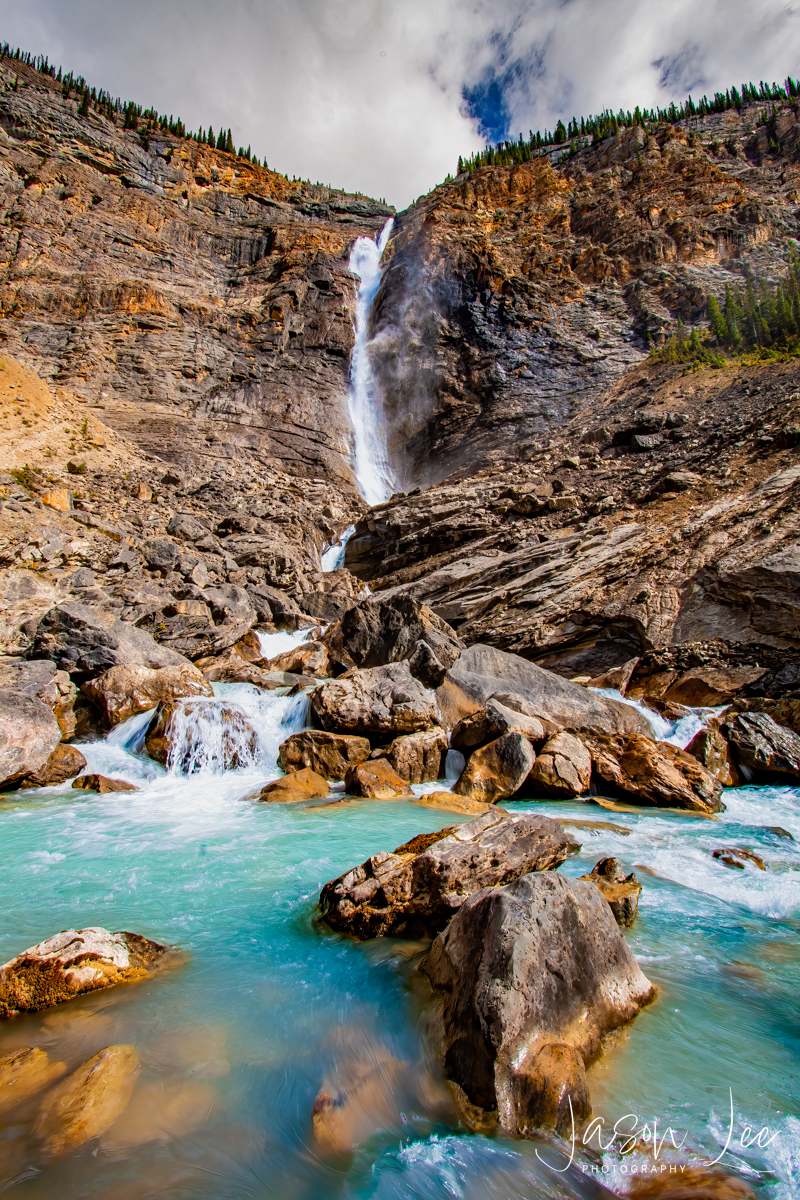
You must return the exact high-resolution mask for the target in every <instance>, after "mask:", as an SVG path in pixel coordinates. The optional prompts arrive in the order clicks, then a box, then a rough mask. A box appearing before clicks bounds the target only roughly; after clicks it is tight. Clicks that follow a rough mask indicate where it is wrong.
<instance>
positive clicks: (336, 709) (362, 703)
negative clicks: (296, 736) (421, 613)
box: [309, 663, 436, 734]
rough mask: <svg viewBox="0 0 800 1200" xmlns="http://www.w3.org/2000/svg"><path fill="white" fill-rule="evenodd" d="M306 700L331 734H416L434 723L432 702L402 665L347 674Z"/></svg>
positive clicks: (319, 689) (324, 684)
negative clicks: (308, 700)
mask: <svg viewBox="0 0 800 1200" xmlns="http://www.w3.org/2000/svg"><path fill="white" fill-rule="evenodd" d="M309 699H310V701H311V707H312V708H313V710H314V712H315V714H316V715H317V717H318V718H319V722H320V724H321V725H322V727H323V729H329V730H331V731H333V732H335V733H358V734H370V733H374V734H387V733H388V734H399V733H416V732H417V731H418V730H419V729H428V728H430V726H431V725H433V724H434V723H435V721H436V706H435V704H434V702H433V700H432V699H431V697H430V696H429V695H428V693H427V691H426V690H425V688H424V687H423V686H422V684H421V683H420V682H419V680H417V679H415V678H414V677H413V675H412V674H411V672H410V671H409V669H408V666H407V664H406V663H391V664H390V665H389V666H386V667H372V668H371V669H369V670H366V671H348V672H347V674H346V675H341V676H340V677H339V678H338V679H332V680H330V681H329V682H328V683H323V684H320V686H319V687H318V688H315V689H314V691H313V692H312V693H311V695H310V696H309Z"/></svg>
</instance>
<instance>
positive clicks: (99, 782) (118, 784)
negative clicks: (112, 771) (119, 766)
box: [72, 774, 139, 796]
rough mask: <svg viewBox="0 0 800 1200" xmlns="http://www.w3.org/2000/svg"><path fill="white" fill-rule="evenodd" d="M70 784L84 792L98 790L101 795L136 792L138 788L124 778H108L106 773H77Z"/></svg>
mask: <svg viewBox="0 0 800 1200" xmlns="http://www.w3.org/2000/svg"><path fill="white" fill-rule="evenodd" d="M72 786H73V787H74V788H80V789H82V790H83V791H85V792H98V793H99V795H101V796H107V795H108V794H109V792H138V791H139V789H138V787H136V786H135V785H134V784H132V783H126V781H125V780H124V779H109V778H108V776H107V775H96V774H93V775H79V776H78V778H77V779H73V781H72Z"/></svg>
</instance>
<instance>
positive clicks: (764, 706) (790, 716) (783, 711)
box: [726, 696, 800, 733]
mask: <svg viewBox="0 0 800 1200" xmlns="http://www.w3.org/2000/svg"><path fill="white" fill-rule="evenodd" d="M731 709H732V711H733V712H765V713H767V715H768V716H770V717H772V719H773V721H774V722H775V724H776V725H785V726H786V728H787V729H791V730H792V732H793V733H800V700H798V699H795V698H794V697H792V696H784V697H783V698H782V699H780V700H769V699H767V697H765V696H758V697H755V698H753V699H742V700H736V701H734V703H733V704H732V705H731ZM726 716H727V717H728V718H729V719H730V716H731V713H726Z"/></svg>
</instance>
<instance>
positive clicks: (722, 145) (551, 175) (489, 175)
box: [371, 105, 800, 489]
mask: <svg viewBox="0 0 800 1200" xmlns="http://www.w3.org/2000/svg"><path fill="white" fill-rule="evenodd" d="M762 109H763V106H757V105H751V106H749V107H748V108H747V109H745V110H744V111H743V113H742V114H741V115H739V114H737V113H736V112H735V111H731V112H728V113H725V114H723V115H721V116H713V117H708V118H705V119H704V120H703V121H698V122H696V123H693V126H692V128H686V129H684V128H680V127H677V128H673V127H665V128H663V129H662V130H661V131H660V132H659V133H658V136H657V137H656V136H652V135H648V134H647V133H646V132H645V131H644V130H642V129H641V128H638V127H637V128H634V129H631V130H627V131H623V132H622V133H620V134H619V135H618V136H617V137H615V138H608V139H606V141H604V142H603V143H601V145H600V146H599V147H597V148H588V149H586V150H584V151H582V152H580V153H579V154H577V155H576V156H575V157H573V158H571V159H570V160H568V161H567V162H566V164H565V165H563V166H559V167H553V166H551V164H550V162H549V161H548V159H547V158H540V159H536V160H534V161H533V162H531V163H526V164H523V165H519V166H515V167H483V168H481V169H480V170H479V171H477V172H476V173H475V174H473V175H472V176H471V177H468V176H467V175H466V174H465V175H462V176H459V178H458V179H457V180H455V181H453V182H450V183H447V184H444V185H442V186H441V187H439V188H436V189H435V191H433V192H432V193H431V194H430V195H429V196H426V197H424V198H423V199H422V200H420V201H419V202H418V203H417V204H415V205H414V206H412V208H410V209H409V210H408V211H407V212H404V213H401V214H400V215H399V217H398V218H397V220H396V222H395V227H394V231H393V235H392V238H391V240H390V242H389V245H388V247H387V250H386V254H385V258H386V260H387V263H388V266H387V269H386V271H385V274H384V277H383V280H382V283H381V288H380V291H379V294H378V297H377V300H376V304H375V306H374V309H373V335H374V341H373V343H372V347H371V353H372V356H373V363H374V366H375V369H376V371H377V373H378V376H379V379H380V382H381V386H382V390H383V395H384V403H385V408H386V413H387V419H388V423H389V429H390V450H391V452H392V456H393V459H394V461H395V464H396V467H397V475H398V481H399V483H400V485H401V486H402V487H404V488H406V489H408V488H410V487H413V486H415V485H421V486H426V485H427V484H429V483H431V482H434V481H437V480H440V479H442V478H444V477H445V476H447V475H448V474H450V473H451V472H453V471H456V470H459V469H467V470H475V469H477V468H479V467H485V466H488V465H490V463H491V462H493V461H498V456H499V457H500V458H502V456H503V454H507V453H508V452H509V451H511V452H516V453H521V454H522V456H523V457H524V454H525V448H526V447H528V448H529V449H532V448H534V447H535V446H536V445H538V444H540V443H541V441H542V438H546V437H547V436H549V435H550V434H552V433H555V432H557V431H558V430H560V429H561V428H563V427H564V426H565V425H567V424H568V423H569V422H570V421H572V420H573V419H575V418H576V416H577V415H578V414H580V413H581V412H591V410H592V409H593V407H594V406H595V405H596V404H597V402H598V400H599V399H600V398H601V397H602V396H603V395H604V393H605V392H606V391H607V389H608V388H609V386H610V385H612V384H613V383H614V382H615V381H616V380H618V379H619V378H620V377H621V376H622V375H623V374H624V373H625V372H626V371H628V370H630V369H631V367H632V366H634V365H635V364H637V363H638V362H640V361H641V360H642V359H643V358H644V356H645V355H646V353H647V346H648V340H649V339H654V340H656V341H657V340H658V339H659V338H661V337H663V332H664V329H665V328H666V327H667V326H669V325H670V324H671V323H672V322H673V321H674V320H675V318H676V317H677V316H681V317H682V318H683V320H684V321H685V322H691V321H694V320H697V319H698V318H701V319H702V317H703V315H704V311H703V310H704V305H705V298H706V296H707V295H708V294H709V293H715V294H717V295H720V294H721V293H723V292H724V288H725V284H726V283H727V282H739V281H741V278H742V274H741V272H742V270H743V269H747V268H749V269H752V270H753V271H754V272H756V273H757V274H770V273H772V272H774V270H775V268H776V267H779V266H780V265H781V264H782V262H783V261H784V256H785V252H786V243H787V239H788V238H790V237H792V238H793V237H796V236H797V235H798V233H800V224H799V223H798V216H797V213H798V210H797V201H798V188H800V161H798V159H800V155H798V153H797V152H796V151H795V150H794V145H795V141H796V136H797V129H798V126H797V116H796V114H795V113H793V112H792V111H788V112H784V113H783V114H782V115H781V118H780V122H779V124H780V128H779V129H778V130H777V131H776V133H777V136H778V138H779V142H780V145H779V147H778V149H777V150H775V151H770V149H769V142H768V139H767V134H766V132H765V130H764V128H763V127H761V128H756V125H755V122H756V119H757V118H758V116H759V115H760V113H761V110H762Z"/></svg>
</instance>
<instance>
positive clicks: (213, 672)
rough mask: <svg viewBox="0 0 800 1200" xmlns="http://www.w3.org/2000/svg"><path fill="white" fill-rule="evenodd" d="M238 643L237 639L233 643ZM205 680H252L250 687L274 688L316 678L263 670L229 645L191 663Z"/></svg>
mask: <svg viewBox="0 0 800 1200" xmlns="http://www.w3.org/2000/svg"><path fill="white" fill-rule="evenodd" d="M237 645H238V643H237ZM194 665H195V666H196V667H197V669H198V670H199V671H200V672H201V673H202V675H203V678H204V679H206V680H208V682H209V683H252V684H253V686H254V687H258V688H263V689H264V691H267V692H274V691H275V689H276V688H279V687H294V686H295V685H298V686H300V687H313V686H314V684H315V683H316V682H317V680H316V679H312V678H309V677H307V676H305V675H292V674H289V673H288V672H287V671H267V670H265V669H264V667H260V666H259V665H258V663H256V662H250V661H249V660H247V659H244V658H242V656H241V655H240V654H239V653H238V651H237V650H236V649H235V647H233V646H231V647H229V648H228V649H227V650H225V651H224V652H223V653H222V654H210V655H205V656H203V657H202V658H198V659H197V660H196V661H195V664H194Z"/></svg>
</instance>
